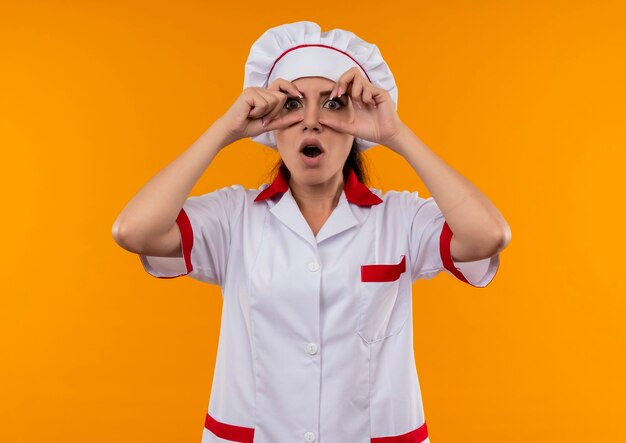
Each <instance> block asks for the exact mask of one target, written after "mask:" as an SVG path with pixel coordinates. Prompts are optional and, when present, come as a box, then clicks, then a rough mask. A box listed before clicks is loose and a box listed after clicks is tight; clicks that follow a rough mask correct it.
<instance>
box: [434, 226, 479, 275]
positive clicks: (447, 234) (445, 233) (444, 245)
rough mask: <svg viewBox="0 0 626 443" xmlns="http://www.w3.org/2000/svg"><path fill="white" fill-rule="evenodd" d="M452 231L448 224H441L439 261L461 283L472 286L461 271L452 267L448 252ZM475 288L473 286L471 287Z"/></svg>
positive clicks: (450, 254) (452, 262) (450, 256)
mask: <svg viewBox="0 0 626 443" xmlns="http://www.w3.org/2000/svg"><path fill="white" fill-rule="evenodd" d="M453 235H454V234H453V233H452V229H450V226H448V222H444V223H443V229H442V230H441V237H439V251H440V253H441V261H442V262H443V266H444V267H445V268H446V269H447V270H448V271H450V272H452V274H453V275H454V276H455V277H456V278H458V279H459V280H461V281H464V282H465V283H467V284H469V285H472V284H471V283H470V282H469V281H467V279H466V278H465V277H464V276H463V274H462V273H461V271H459V270H458V269H457V268H456V267H455V266H454V261H453V260H452V253H451V252H450V242H451V241H452V236H453ZM472 286H475V285H472Z"/></svg>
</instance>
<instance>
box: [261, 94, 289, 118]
mask: <svg viewBox="0 0 626 443" xmlns="http://www.w3.org/2000/svg"><path fill="white" fill-rule="evenodd" d="M259 94H261V95H262V96H263V97H264V98H265V99H266V100H267V103H268V106H267V109H266V111H265V114H263V115H262V116H261V118H262V119H263V121H269V120H271V119H273V118H274V117H276V116H277V115H278V114H280V113H281V112H282V111H283V107H284V103H285V101H286V100H287V96H286V95H285V94H281V93H279V92H276V91H268V90H259Z"/></svg>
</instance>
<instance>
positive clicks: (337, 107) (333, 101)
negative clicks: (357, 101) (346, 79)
mask: <svg viewBox="0 0 626 443" xmlns="http://www.w3.org/2000/svg"><path fill="white" fill-rule="evenodd" d="M328 103H336V105H335V106H333V107H331V108H329V109H333V110H339V109H341V108H343V107H344V104H343V103H342V102H341V100H339V99H338V98H333V99H332V100H328V101H327V102H326V103H324V104H328Z"/></svg>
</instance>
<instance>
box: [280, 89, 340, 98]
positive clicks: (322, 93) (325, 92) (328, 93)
mask: <svg viewBox="0 0 626 443" xmlns="http://www.w3.org/2000/svg"><path fill="white" fill-rule="evenodd" d="M300 92H302V91H300ZM331 92H333V90H332V89H329V90H328V91H322V92H320V97H324V96H326V95H330V93H331ZM287 95H288V96H289V97H294V98H295V97H297V95H296V96H294V95H291V94H287ZM302 97H304V98H306V94H305V93H304V92H302Z"/></svg>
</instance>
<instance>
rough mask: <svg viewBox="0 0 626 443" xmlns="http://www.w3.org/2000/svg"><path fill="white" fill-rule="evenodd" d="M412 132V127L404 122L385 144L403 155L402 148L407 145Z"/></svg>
mask: <svg viewBox="0 0 626 443" xmlns="http://www.w3.org/2000/svg"><path fill="white" fill-rule="evenodd" d="M410 133H411V128H409V127H408V126H407V125H405V124H404V123H401V124H400V127H399V128H398V130H397V131H396V132H395V133H394V134H393V135H392V136H391V137H389V139H388V140H387V141H386V143H384V145H385V146H387V147H388V148H389V149H391V150H392V151H395V152H397V153H398V154H401V155H402V149H404V147H405V146H406V142H407V140H408V138H409V135H410Z"/></svg>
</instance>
